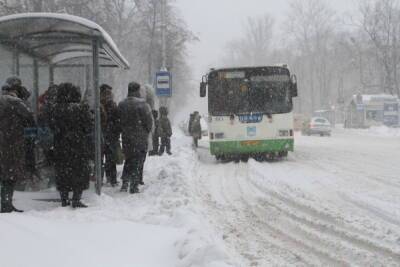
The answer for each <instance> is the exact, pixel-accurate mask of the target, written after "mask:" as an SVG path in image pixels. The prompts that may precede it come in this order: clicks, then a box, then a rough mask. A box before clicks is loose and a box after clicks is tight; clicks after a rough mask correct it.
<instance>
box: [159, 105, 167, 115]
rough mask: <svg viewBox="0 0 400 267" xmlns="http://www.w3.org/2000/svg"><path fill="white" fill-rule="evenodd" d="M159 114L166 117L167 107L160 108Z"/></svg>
mask: <svg viewBox="0 0 400 267" xmlns="http://www.w3.org/2000/svg"><path fill="white" fill-rule="evenodd" d="M160 114H161V115H162V116H167V115H168V109H167V107H160Z"/></svg>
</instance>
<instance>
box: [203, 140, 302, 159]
mask: <svg viewBox="0 0 400 267" xmlns="http://www.w3.org/2000/svg"><path fill="white" fill-rule="evenodd" d="M293 149H294V139H275V140H249V141H211V142H210V152H211V154H212V155H216V156H218V155H232V154H233V155H252V154H263V153H273V152H286V151H293Z"/></svg>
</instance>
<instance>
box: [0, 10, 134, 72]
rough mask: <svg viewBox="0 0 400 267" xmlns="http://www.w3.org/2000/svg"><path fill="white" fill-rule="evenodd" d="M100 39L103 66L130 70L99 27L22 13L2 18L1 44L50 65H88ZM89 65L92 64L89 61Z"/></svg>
mask: <svg viewBox="0 0 400 267" xmlns="http://www.w3.org/2000/svg"><path fill="white" fill-rule="evenodd" d="M95 38H99V39H100V41H101V44H100V54H99V57H100V63H101V65H103V66H104V65H107V66H112V67H121V68H124V69H128V68H129V63H128V61H127V60H126V59H125V58H124V57H123V56H122V54H121V52H120V51H119V50H118V48H117V46H116V44H115V43H114V41H113V40H112V38H111V37H110V35H109V34H108V33H107V32H106V31H105V30H104V29H103V28H102V27H101V26H99V25H98V24H96V23H94V22H92V21H90V20H87V19H84V18H81V17H77V16H73V15H68V14H58V13H23V14H15V15H9V16H4V17H0V43H1V44H3V45H5V46H8V47H10V48H16V49H18V51H20V52H23V53H26V54H28V55H29V56H32V57H34V58H37V59H39V60H41V61H44V62H46V63H49V64H54V65H63V64H67V63H68V64H70V63H76V62H80V63H82V62H85V61H88V60H90V59H91V57H92V44H93V43H92V41H93V40H94V39H95ZM89 62H90V61H89Z"/></svg>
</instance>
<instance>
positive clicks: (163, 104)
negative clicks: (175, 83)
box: [160, 0, 171, 109]
mask: <svg viewBox="0 0 400 267" xmlns="http://www.w3.org/2000/svg"><path fill="white" fill-rule="evenodd" d="M166 34H167V0H161V42H162V48H161V49H162V51H161V57H162V63H161V69H160V72H164V73H168V68H167V38H166ZM168 77H169V87H171V86H170V85H171V80H170V77H171V76H170V74H168ZM169 100H170V96H160V106H161V107H166V108H168V109H169V103H170V101H169Z"/></svg>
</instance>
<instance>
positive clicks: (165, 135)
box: [159, 107, 172, 156]
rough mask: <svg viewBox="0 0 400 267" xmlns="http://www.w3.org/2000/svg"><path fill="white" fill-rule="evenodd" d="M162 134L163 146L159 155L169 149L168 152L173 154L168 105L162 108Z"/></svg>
mask: <svg viewBox="0 0 400 267" xmlns="http://www.w3.org/2000/svg"><path fill="white" fill-rule="evenodd" d="M160 115H161V117H160V136H161V146H160V152H159V155H160V156H161V155H162V154H164V150H165V149H167V154H168V155H172V153H171V136H172V128H171V122H170V121H169V118H168V109H167V108H166V107H161V108H160Z"/></svg>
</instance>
